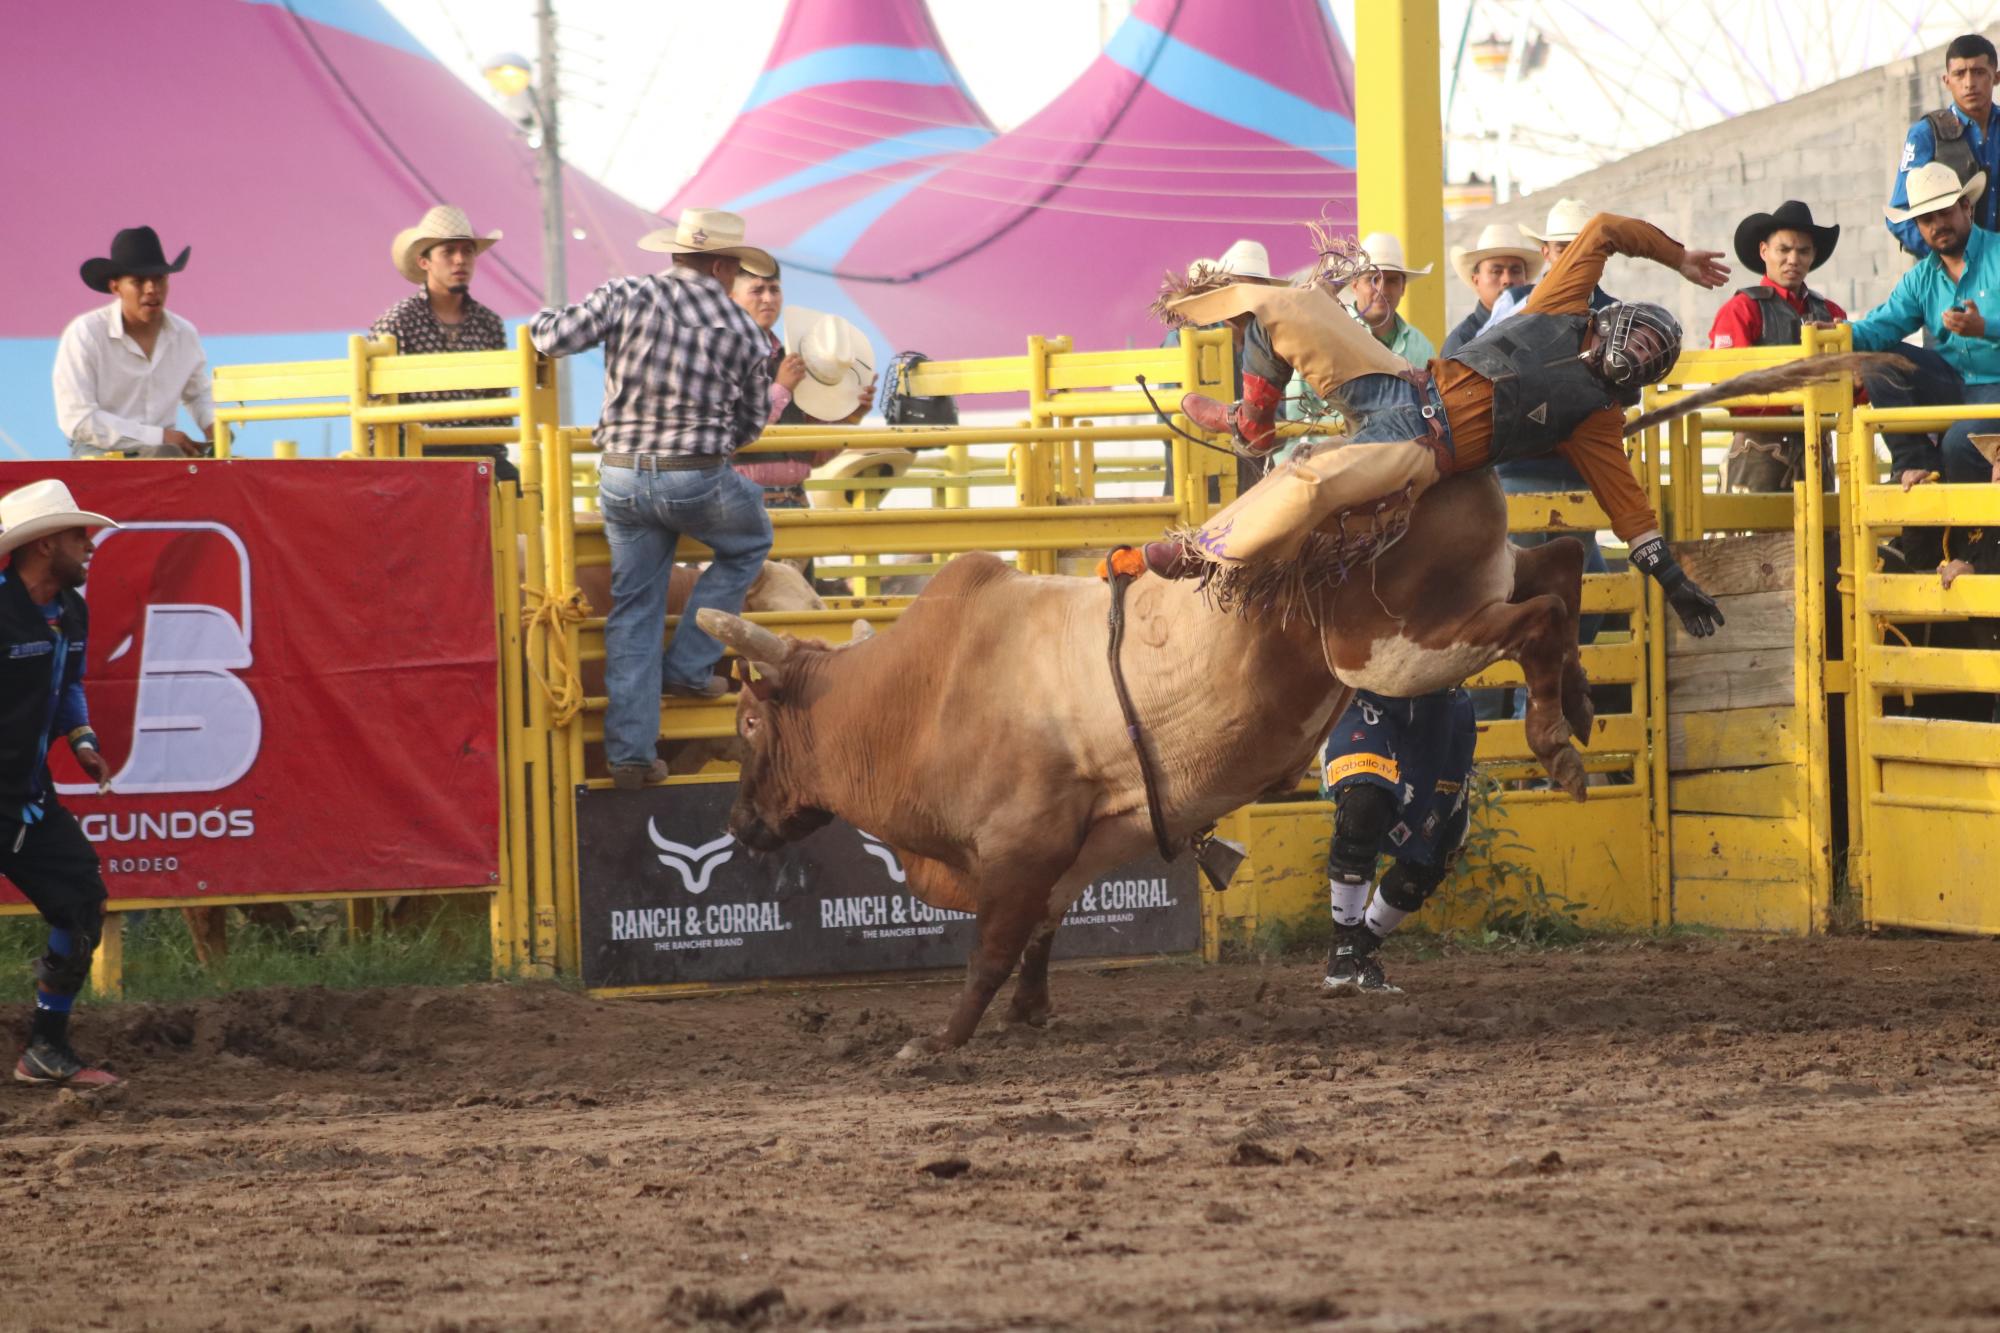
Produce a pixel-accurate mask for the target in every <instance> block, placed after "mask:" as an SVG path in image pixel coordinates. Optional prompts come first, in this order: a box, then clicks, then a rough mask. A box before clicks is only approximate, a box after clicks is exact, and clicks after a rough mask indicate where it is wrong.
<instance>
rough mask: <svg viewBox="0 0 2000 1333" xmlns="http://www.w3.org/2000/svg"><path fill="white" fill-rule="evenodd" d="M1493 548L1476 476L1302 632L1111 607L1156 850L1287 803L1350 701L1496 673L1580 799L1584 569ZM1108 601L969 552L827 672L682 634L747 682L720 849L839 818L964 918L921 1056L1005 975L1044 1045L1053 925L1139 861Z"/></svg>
mask: <svg viewBox="0 0 2000 1333" xmlns="http://www.w3.org/2000/svg"><path fill="white" fill-rule="evenodd" d="M1506 526H1507V511H1506V504H1505V501H1504V499H1503V497H1502V495H1501V493H1500V487H1499V485H1498V483H1496V482H1495V481H1494V480H1493V479H1492V478H1491V476H1490V475H1486V474H1479V475H1473V476H1466V477H1459V478H1452V479H1450V480H1447V481H1445V482H1443V483H1440V484H1439V485H1438V486H1437V487H1436V488H1434V489H1433V491H1432V492H1431V493H1430V494H1429V495H1428V496H1427V497H1426V498H1425V500H1424V502H1423V503H1422V504H1421V505H1419V506H1417V508H1416V511H1415V514H1414V517H1413V519H1412V521H1411V527H1410V530H1409V532H1408V533H1407V535H1406V536H1405V537H1404V539H1403V540H1402V541H1401V542H1399V543H1397V544H1396V545H1395V546H1393V547H1392V548H1390V549H1389V550H1388V551H1387V552H1386V553H1385V554H1383V555H1382V556H1381V557H1380V559H1379V560H1378V562H1377V563H1376V565H1375V566H1374V568H1373V569H1372V570H1369V569H1363V570H1361V571H1359V572H1358V573H1357V574H1356V575H1355V576H1354V578H1353V579H1352V580H1350V581H1349V582H1347V583H1345V584H1342V585H1339V586H1337V587H1335V586H1329V587H1326V588H1323V589H1321V590H1319V591H1317V592H1315V593H1312V594H1311V600H1310V604H1309V605H1307V606H1306V607H1304V614H1299V615H1291V616H1280V615H1275V614H1273V615H1266V616H1243V615H1237V614H1231V613H1228V612H1225V611H1222V610H1218V609H1216V608H1215V607H1213V606H1211V605H1210V604H1208V603H1207V602H1205V601H1204V600H1203V597H1202V595H1201V594H1200V593H1199V592H1198V591H1197V590H1196V589H1195V588H1194V586H1193V585H1191V584H1188V583H1182V582H1172V581H1168V580H1164V579H1160V578H1155V577H1152V576H1144V577H1141V578H1140V579H1138V580H1137V581H1136V582H1135V583H1133V584H1132V585H1131V587H1130V589H1129V592H1128V595H1127V603H1126V606H1127V627H1126V633H1125V641H1124V650H1123V655H1122V661H1123V669H1124V673H1125V677H1126V680H1127V682H1128V684H1129V687H1130V690H1131V694H1132V698H1133V701H1134V705H1135V708H1136V711H1137V714H1138V717H1139V719H1140V723H1141V726H1142V729H1143V733H1144V743H1145V745H1146V747H1147V753H1148V754H1149V755H1150V756H1151V760H1152V763H1153V766H1154V770H1155V773H1156V775H1157V778H1158V782H1159V786H1160V796H1161V805H1162V807H1163V811H1162V812H1163V814H1164V817H1165V823H1166V828H1167V832H1168V835H1169V841H1170V843H1171V844H1172V845H1174V846H1185V845H1186V844H1187V843H1188V842H1189V840H1190V839H1191V838H1192V837H1193V836H1194V835H1196V834H1197V833H1199V832H1200V831H1201V830H1203V829H1206V828H1208V827H1209V826H1211V825H1212V824H1213V823H1214V822H1215V821H1216V820H1218V819H1220V818H1221V817H1222V816H1223V815H1226V814H1228V813H1229V812H1230V811H1232V810H1234V809H1236V808H1238V807H1239V806H1242V805H1244V804H1245V803H1247V802H1250V801H1253V800H1255V799H1257V798H1258V797H1259V796H1262V795H1264V794H1266V793H1269V792H1273V791H1276V790H1280V789H1284V788H1287V787H1289V786H1291V785H1292V784H1294V783H1296V782H1297V780H1298V778H1299V777H1300V775H1301V774H1302V773H1303V772H1304V771H1305V770H1306V768H1307V767H1308V765H1309V764H1311V763H1312V761H1313V758H1314V755H1315V752H1316V751H1317V750H1318V748H1319V746H1320V744H1321V742H1322V740H1323V738H1324V737H1325V735H1326V733H1327V731H1328V729H1329V727H1330V726H1331V724H1332V723H1333V721H1334V719H1335V718H1336V717H1338V716H1339V714H1340V711H1341V710H1342V709H1343V708H1345V707H1346V706H1347V702H1348V699H1349V697H1350V695H1351V693H1352V690H1353V688H1355V687H1365V688H1368V689H1371V690H1376V691H1380V692H1382V693H1384V694H1391V695H1415V694H1422V693H1425V692H1427V691H1430V690H1435V689H1439V688H1442V687H1444V686H1448V685H1455V684H1457V683H1459V682H1460V681H1462V680H1464V679H1465V678H1466V677H1467V676H1469V675H1471V674H1473V673H1474V672H1476V671H1479V670H1480V669H1482V668H1484V667H1486V666H1488V665H1490V664H1491V663H1493V662H1495V661H1498V660H1501V659H1503V658H1506V659H1513V660H1515V661H1518V662H1520V663H1521V666H1522V669H1523V671H1524V673H1525V675H1526V677H1527V684H1528V695H1529V706H1528V718H1527V730H1528V739H1529V743H1530V745H1531V746H1532V747H1533V749H1534V751H1535V753H1536V754H1537V755H1538V756H1539V757H1540V758H1541V760H1542V762H1543V763H1544V765H1546V767H1547V768H1548V770H1549V773H1550V774H1551V776H1553V777H1554V778H1555V780H1556V781H1557V782H1558V783H1560V784H1561V785H1562V786H1563V787H1564V788H1565V789H1566V790H1568V791H1569V792H1570V793H1571V794H1572V795H1573V796H1575V797H1577V798H1578V799H1582V798H1583V795H1584V773H1583V763H1582V760H1581V757H1580V756H1579V755H1578V754H1577V752H1576V750H1575V748H1574V747H1573V746H1572V745H1571V743H1570V742H1571V738H1572V736H1574V737H1577V738H1587V737H1588V736H1589V734H1590V726H1591V721H1592V716H1591V708H1590V702H1589V696H1588V690H1587V688H1586V681H1585V678H1584V673H1583V668H1582V666H1581V665H1580V664H1579V662H1578V660H1577V652H1576V615H1577V604H1578V598H1579V596H1580V593H1581V587H1582V571H1583V548H1582V546H1581V545H1580V544H1579V543H1577V542H1576V541H1574V540H1568V539H1563V540H1557V541H1553V542H1550V543H1548V544H1547V545H1545V546H1540V547H1536V548H1534V549H1532V550H1520V549H1517V548H1515V547H1513V546H1511V545H1509V544H1508V542H1507V540H1506ZM1110 596H1111V594H1110V590H1109V588H1108V587H1107V586H1106V585H1105V584H1104V583H1102V582H1098V581H1095V580H1087V579H1074V578H1060V577H1029V576H1026V575H1022V574H1020V573H1018V572H1016V571H1015V570H1014V569H1012V568H1011V567H1010V566H1008V565H1006V564H1004V563H1003V562H1001V561H1000V560H998V559H996V558H995V557H993V556H990V555H984V554H975V555H967V556H961V557H959V558H958V559H957V560H954V561H952V562H951V563H950V564H949V565H947V566H946V567H945V568H944V570H943V572H941V573H940V574H939V575H938V576H937V578H936V579H934V580H933V581H932V582H931V584H930V586H929V587H928V588H927V589H926V590H925V591H924V593H923V595H922V596H920V597H918V598H917V599H916V601H914V602H913V603H911V605H910V607H909V609H908V611H906V612H905V613H904V615H903V617H902V619H901V621H900V622H898V623H897V624H896V625H895V627H894V628H893V629H891V630H889V631H888V632H886V633H884V634H882V635H880V636H877V637H874V638H871V639H866V640H863V641H860V642H856V643H853V644H851V645H848V646H846V647H843V648H840V649H837V650H828V649H826V647H825V645H823V644H819V643H809V642H804V641H798V640H794V639H791V638H788V637H782V636H779V635H774V634H771V633H770V632H768V631H766V630H763V629H760V628H758V627H756V626H753V625H750V624H749V623H748V622H746V621H743V620H741V619H739V618H737V617H734V616H728V615H722V614H718V613H716V612H712V611H704V612H702V613H701V623H702V626H703V628H705V629H707V630H708V631H709V632H710V633H712V634H714V635H716V636H717V637H718V638H720V639H722V640H723V641H724V642H726V643H729V644H730V645H731V646H732V647H734V648H735V649H736V650H737V651H738V652H739V653H741V654H742V655H743V656H744V657H746V658H748V659H750V660H751V662H752V663H753V665H754V666H755V669H756V671H757V673H758V675H759V677H760V679H758V680H757V681H755V682H753V683H752V684H751V685H750V686H749V687H748V688H746V689H745V690H744V691H743V692H742V698H741V701H740V703H739V707H738V714H737V729H738V732H739V734H740V735H741V736H742V737H743V739H744V741H745V742H746V744H747V755H748V757H747V758H746V759H745V761H744V765H743V778H742V785H741V788H740V790H739V793H738V797H737V801H736V805H735V807H734V809H733V810H732V811H731V814H730V823H729V827H730V831H731V832H732V833H733V834H734V835H735V836H736V837H737V839H738V840H739V841H741V842H743V843H744V844H745V845H747V846H749V847H750V848H752V849H753V850H771V849H774V848H776V847H777V846H779V845H780V844H782V843H784V842H787V841H790V840H793V839H796V838H799V837H802V836H804V835H805V834H807V833H810V832H811V831H812V830H814V829H815V828H818V827H820V826H821V825H823V824H825V823H826V822H827V821H828V820H829V819H830V818H832V817H834V816H838V817H840V818H842V819H845V820H847V821H848V822H849V823H851V824H853V825H854V826H855V827H857V828H860V829H864V830H866V831H867V832H868V833H870V834H872V835H874V836H875V837H877V838H880V839H881V840H883V841H884V842H886V843H888V844H889V845H890V846H891V847H893V848H894V849H895V850H896V852H897V853H898V854H899V855H900V856H901V857H902V860H903V864H904V866H905V868H906V870H907V872H908V876H909V884H910V886H911V888H912V890H913V891H914V892H915V893H916V894H917V895H918V896H919V897H921V898H922V899H923V900H924V901H925V902H928V903H930V904H932V905H933V906H937V907H944V908H952V909H956V910H959V911H967V912H972V913H975V914H976V915H977V918H978V923H979V944H978V947H977V949H976V950H975V952H974V954H973V957H972V960H971V964H970V967H969V971H968V975H967V978H966V985H965V990H964V992H963V994H962V996H961V998H960V1000H959V1002H958V1005H957V1008H956V1009H955V1011H954V1012H953V1013H952V1015H951V1018H950V1021H949V1022H948V1023H947V1024H946V1025H945V1027H944V1029H943V1030H942V1031H941V1032H940V1033H938V1034H937V1035H936V1036H935V1037H932V1038H928V1039H926V1042H925V1044H926V1045H928V1046H929V1047H930V1048H931V1049H941V1048H944V1047H950V1046H957V1045H959V1044H961V1043H963V1042H964V1041H966V1040H967V1039H968V1038H969V1037H970V1036H971V1035H972V1032H973V1030H974V1028H975V1027H977V1025H978V1023H979V1020H980V1017H981V1015H982V1014H984V1013H985V1011H986V1008H987V1006H988V1004H990V1003H991V1001H992V999H993V996H994V993H995V992H996V991H997V990H998V989H999V987H1000V985H1001V983H1002V982H1003V981H1005V980H1006V978H1007V976H1008V974H1009V972H1011V971H1012V969H1013V967H1014V964H1015V962H1016V961H1017V960H1019V961H1020V962H1021V978H1020V981H1019V984H1018V985H1017V986H1016V988H1015V993H1014V1000H1013V1005H1012V1008H1011V1010H1010V1017H1012V1018H1013V1019H1015V1020H1017V1021H1022V1022H1029V1023H1039V1022H1041V1021H1042V1020H1043V1019H1044V1017H1045V1016H1046V1015H1047V1013H1048V1008H1049V996H1048V961H1049V949H1050V946H1051V944H1052V943H1053V940H1054V936H1055V931H1056V927H1057V925H1058V924H1059V923H1060V921H1061V920H1062V917H1063V914H1064V912H1065V911H1067V910H1068V908H1069V906H1070V904H1071V903H1072V902H1073V901H1074V900H1075V899H1076V898H1077V896H1078V895H1079V894H1080V893H1081V892H1082V891H1083V889H1084V888H1085V887H1086V886H1087V885H1088V884H1090V883H1091V882H1092V881H1093V880H1094V879H1096V878H1097V877H1098V876H1100V875H1102V874H1104V873H1105V872H1106V871H1108V870H1111V869H1113V868H1114V867H1116V866H1118V865H1120V864H1123V863H1125V862H1127V861H1129V860H1131V859H1132V858H1134V857H1136V856H1139V855H1142V854H1144V853H1146V852H1147V851H1148V850H1150V849H1151V848H1152V847H1153V846H1154V836H1153V832H1152V829H1151V824H1150V820H1149V816H1148V812H1147V801H1146V792H1145V787H1144V784H1143V780H1142V777H1141V773H1140V768H1139V763H1138V760H1137V758H1136V757H1135V754H1134V750H1133V743H1132V740H1131V739H1130V738H1129V737H1128V735H1127V731H1126V726H1125V722H1124V720H1123V718H1122V716H1121V714H1120V710H1119V707H1118V703H1117V701H1116V697H1115V694H1114V692H1113V686H1112V679H1111V674H1110V668H1109V666H1108V665H1107V649H1108V646H1109V630H1108V628H1107V613H1108V610H1109V607H1110Z"/></svg>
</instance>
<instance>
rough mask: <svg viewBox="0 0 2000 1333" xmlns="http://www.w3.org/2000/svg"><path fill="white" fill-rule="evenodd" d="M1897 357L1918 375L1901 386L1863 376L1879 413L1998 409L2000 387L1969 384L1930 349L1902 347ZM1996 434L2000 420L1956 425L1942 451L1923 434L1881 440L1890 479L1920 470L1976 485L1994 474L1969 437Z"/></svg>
mask: <svg viewBox="0 0 2000 1333" xmlns="http://www.w3.org/2000/svg"><path fill="white" fill-rule="evenodd" d="M1895 353H1896V355H1897V356H1902V357H1908V358H1909V359H1910V360H1911V361H1913V362H1915V363H1916V367H1917V369H1916V373H1914V374H1912V375H1908V376H1905V377H1903V378H1902V379H1901V380H1900V381H1899V380H1898V379H1896V378H1894V377H1892V376H1891V375H1889V374H1886V373H1883V372H1879V371H1873V372H1870V373H1868V374H1865V375H1863V376H1862V377H1861V379H1862V382H1863V383H1864V384H1866V385H1867V386H1868V401H1869V402H1871V403H1873V404H1874V405H1875V406H1877V407H1949V406H1952V405H1953V404H1958V403H2000V384H1967V383H1966V382H1965V381H1964V379H1962V378H1961V377H1960V376H1959V373H1958V370H1957V369H1956V368H1955V367H1954V366H1953V365H1952V364H1951V362H1949V361H1947V360H1945V359H1944V358H1943V357H1942V356H1939V355H1938V354H1937V353H1936V352H1934V351H1932V350H1931V349H1930V348H1928V347H1911V346H1908V345H1907V344H1902V345H1898V346H1897V347H1896V348H1895ZM1996 432H2000V420H1993V421H1957V422H1953V423H1952V426H1951V429H1949V430H1947V431H1946V432H1945V433H1944V442H1943V445H1942V446H1939V445H1938V444H1936V443H1934V442H1933V440H1932V437H1931V436H1929V435H1923V434H1901V435H1889V434H1884V436H1883V439H1884V440H1886V441H1887V442H1888V445H1889V466H1890V468H1891V470H1892V472H1894V473H1897V474H1900V473H1903V472H1906V471H1910V470H1913V469H1922V470H1923V471H1926V472H1939V473H1942V474H1943V476H1944V479H1945V480H1946V481H1952V482H1966V481H1973V482H1977V481H1990V480H1991V479H1992V477H1993V469H1992V468H1991V467H1989V466H1988V465H1987V462H1986V459H1985V458H1984V457H1983V456H1982V455H1981V454H1980V452H1979V450H1978V448H1977V447H1975V446H1974V445H1973V443H1972V437H1973V436H1974V435H1975V434H1977V435H1990V434H1994V433H1996ZM1893 479H1894V478H1893V477H1892V480H1893Z"/></svg>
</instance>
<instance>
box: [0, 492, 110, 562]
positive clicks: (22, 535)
mask: <svg viewBox="0 0 2000 1333" xmlns="http://www.w3.org/2000/svg"><path fill="white" fill-rule="evenodd" d="M117 526H118V525H117V524H116V523H115V522H113V521H112V520H110V519H108V518H106V517H105V516H104V515H102V514H93V513H91V512H90V511H89V510H87V509H78V508H77V507H76V500H75V498H74V497H72V496H71V495H70V493H69V487H67V486H65V485H63V484H62V483H61V482H59V481H31V482H29V483H28V484H27V485H26V486H23V487H21V488H20V489H19V490H14V491H9V492H7V493H6V494H5V495H0V553H4V552H7V551H11V550H13V549H14V548H15V547H17V546H24V545H26V544H27V543H29V542H31V541H33V540H34V539H35V538H37V537H46V536H48V535H49V534H50V533H52V532H61V531H63V530H64V529H66V528H115V527H117Z"/></svg>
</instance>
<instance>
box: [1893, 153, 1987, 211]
mask: <svg viewBox="0 0 2000 1333" xmlns="http://www.w3.org/2000/svg"><path fill="white" fill-rule="evenodd" d="M1903 186H1904V189H1905V190H1906V191H1907V193H1906V194H1905V195H1904V197H1905V198H1906V199H1908V200H1909V201H1910V206H1909V207H1908V208H1884V209H1883V210H1882V216H1883V217H1885V218H1888V219H1889V221H1891V222H1908V221H1909V220H1910V219H1911V218H1920V217H1922V216H1923V215H1924V214H1926V213H1935V212H1937V211H1938V210H1939V209H1942V208H1950V207H1951V206H1952V205H1953V204H1955V203H1957V202H1958V201H1959V200H1961V199H1977V198H1978V197H1979V196H1980V193H1981V192H1982V191H1983V190H1985V188H1986V173H1985V172H1983V171H1975V172H1973V173H1972V179H1971V180H1969V181H1967V182H1966V183H1965V184H1963V185H1960V184H1959V183H1958V173H1957V172H1956V171H1953V170H1952V169H1951V168H1950V167H1948V166H1946V165H1945V164H1944V163H1942V162H1926V163H1924V164H1923V165H1922V166H1920V167H1911V168H1910V174H1909V175H1907V176H1905V177H1904V178H1903Z"/></svg>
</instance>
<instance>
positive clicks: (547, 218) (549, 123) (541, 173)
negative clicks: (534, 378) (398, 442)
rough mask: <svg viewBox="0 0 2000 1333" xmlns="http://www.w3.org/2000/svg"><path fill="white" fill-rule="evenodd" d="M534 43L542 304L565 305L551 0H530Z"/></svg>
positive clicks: (566, 414) (564, 418) (565, 413)
mask: <svg viewBox="0 0 2000 1333" xmlns="http://www.w3.org/2000/svg"><path fill="white" fill-rule="evenodd" d="M535 42H536V48H537V49H536V56H537V57H538V58H537V59H536V61H535V74H536V79H537V82H538V87H537V89H536V93H535V103H536V105H535V111H536V114H537V115H538V116H539V117H540V119H541V123H542V146H541V151H540V152H539V153H538V154H537V155H536V158H535V174H536V176H537V177H538V178H539V183H540V185H541V187H542V303H543V304H544V305H550V306H560V305H567V304H569V273H568V265H567V263H566V262H565V261H566V259H567V256H568V244H569V243H568V238H567V237H566V236H565V235H564V232H565V228H564V226H563V176H562V132H561V128H560V124H559V113H558V109H557V108H558V106H559V105H560V98H561V94H560V92H559V91H558V89H559V84H558V80H557V77H556V11H555V4H554V0H535ZM555 376H556V403H557V406H556V412H557V415H558V416H559V417H560V421H559V423H558V424H561V425H568V424H569V422H570V410H569V367H568V366H567V365H565V364H563V363H562V362H561V361H558V362H557V363H556V366H555Z"/></svg>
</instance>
